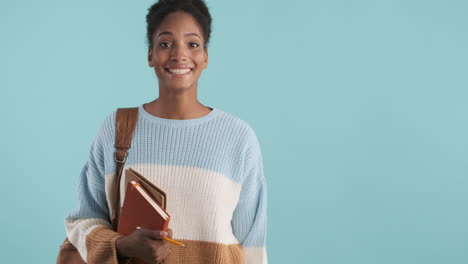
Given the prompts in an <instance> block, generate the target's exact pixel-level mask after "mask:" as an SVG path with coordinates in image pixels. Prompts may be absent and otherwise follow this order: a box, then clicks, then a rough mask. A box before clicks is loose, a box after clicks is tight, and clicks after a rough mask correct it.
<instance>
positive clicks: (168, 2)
mask: <svg viewBox="0 0 468 264" xmlns="http://www.w3.org/2000/svg"><path fill="white" fill-rule="evenodd" d="M176 11H184V12H187V13H189V14H191V15H192V16H193V17H194V18H195V20H196V21H197V22H198V24H199V25H200V27H201V29H202V31H203V35H204V39H205V48H206V47H207V46H208V41H209V40H210V35H211V15H210V12H209V10H208V7H207V6H206V4H205V1H204V0H159V1H158V2H157V3H155V4H153V5H152V6H151V7H150V8H149V9H148V14H147V15H146V37H147V41H148V45H149V48H150V49H151V48H152V47H153V34H154V32H156V30H157V29H158V27H159V25H160V24H161V22H162V21H163V20H164V18H165V17H166V16H167V15H169V14H170V13H173V12H176Z"/></svg>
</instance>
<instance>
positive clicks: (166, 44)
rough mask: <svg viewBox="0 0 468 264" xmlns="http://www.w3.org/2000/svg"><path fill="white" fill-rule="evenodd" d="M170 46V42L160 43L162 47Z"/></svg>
mask: <svg viewBox="0 0 468 264" xmlns="http://www.w3.org/2000/svg"><path fill="white" fill-rule="evenodd" d="M170 46H171V43H169V42H161V43H159V47H161V48H169V47H170Z"/></svg>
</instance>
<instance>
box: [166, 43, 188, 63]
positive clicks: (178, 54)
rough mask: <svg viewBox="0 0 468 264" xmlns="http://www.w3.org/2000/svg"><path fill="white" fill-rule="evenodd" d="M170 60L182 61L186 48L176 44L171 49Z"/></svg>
mask: <svg viewBox="0 0 468 264" xmlns="http://www.w3.org/2000/svg"><path fill="white" fill-rule="evenodd" d="M170 59H171V61H184V60H186V59H187V50H186V49H185V48H184V47H183V46H181V45H176V46H175V47H174V48H173V49H172V51H171V58H170Z"/></svg>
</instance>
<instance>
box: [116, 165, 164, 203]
mask: <svg viewBox="0 0 468 264" xmlns="http://www.w3.org/2000/svg"><path fill="white" fill-rule="evenodd" d="M130 181H136V182H138V183H139V184H141V186H143V188H144V189H145V190H146V191H147V192H149V194H150V195H151V196H152V197H153V199H154V200H156V202H158V203H159V205H160V206H161V207H162V208H163V209H166V193H164V192H163V190H161V189H159V188H158V187H156V186H155V185H154V184H152V183H151V182H150V181H149V180H148V179H146V178H145V177H144V176H143V175H141V174H140V173H138V172H137V171H135V170H133V169H132V168H128V169H126V170H125V186H127V185H128V183H129V182H130Z"/></svg>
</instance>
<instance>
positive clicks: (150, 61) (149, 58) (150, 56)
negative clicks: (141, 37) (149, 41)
mask: <svg viewBox="0 0 468 264" xmlns="http://www.w3.org/2000/svg"><path fill="white" fill-rule="evenodd" d="M152 57H153V50H152V49H151V47H149V48H148V66H150V67H153V66H154V64H153V58H152Z"/></svg>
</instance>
